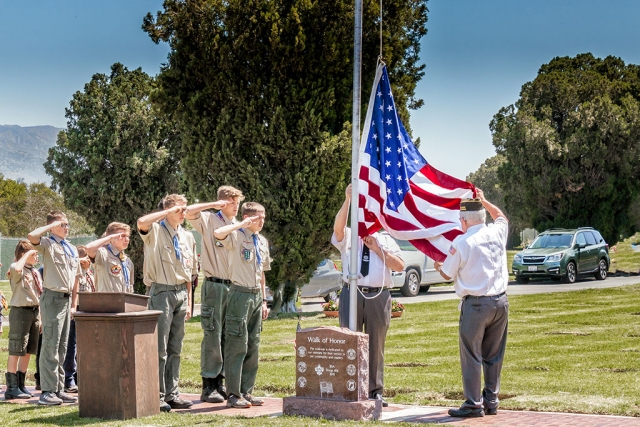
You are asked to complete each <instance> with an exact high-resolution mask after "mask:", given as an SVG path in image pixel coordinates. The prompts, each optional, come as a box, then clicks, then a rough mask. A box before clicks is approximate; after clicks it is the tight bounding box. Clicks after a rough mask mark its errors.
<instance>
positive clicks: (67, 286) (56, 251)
mask: <svg viewBox="0 0 640 427" xmlns="http://www.w3.org/2000/svg"><path fill="white" fill-rule="evenodd" d="M60 240H62V239H60V238H58V237H55V236H51V237H44V236H43V237H41V238H40V243H38V244H37V245H33V247H34V248H35V249H36V250H37V251H38V252H39V253H40V255H42V264H43V265H44V277H46V278H47V280H45V281H44V285H43V287H44V288H45V289H51V290H52V291H56V292H71V291H72V289H73V285H74V284H75V281H76V277H79V276H81V275H82V268H81V267H80V261H78V250H77V249H76V247H75V246H73V245H72V244H71V243H70V242H68V241H67V244H68V245H69V246H70V247H71V251H72V254H70V255H69V254H67V253H65V248H64V247H63V246H62V243H60ZM67 250H69V249H67Z"/></svg>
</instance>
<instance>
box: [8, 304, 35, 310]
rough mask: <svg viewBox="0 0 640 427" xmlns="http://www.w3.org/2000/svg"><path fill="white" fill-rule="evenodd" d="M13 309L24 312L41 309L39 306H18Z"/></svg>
mask: <svg viewBox="0 0 640 427" xmlns="http://www.w3.org/2000/svg"><path fill="white" fill-rule="evenodd" d="M11 308H21V309H23V310H29V311H37V310H38V309H39V308H40V306H38V305H32V306H28V305H25V306H19V307H18V306H16V307H11Z"/></svg>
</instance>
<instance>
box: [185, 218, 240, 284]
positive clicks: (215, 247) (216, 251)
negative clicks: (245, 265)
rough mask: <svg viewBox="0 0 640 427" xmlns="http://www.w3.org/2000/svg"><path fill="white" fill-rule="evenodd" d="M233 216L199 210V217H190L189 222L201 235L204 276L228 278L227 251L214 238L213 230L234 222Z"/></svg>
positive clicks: (229, 275)
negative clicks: (231, 217) (228, 216)
mask: <svg viewBox="0 0 640 427" xmlns="http://www.w3.org/2000/svg"><path fill="white" fill-rule="evenodd" d="M235 222H236V221H235V218H233V219H228V218H227V217H226V216H225V215H224V214H223V213H222V211H218V212H216V213H212V212H200V217H198V218H196V219H190V220H189V223H191V225H192V226H193V228H195V229H196V231H198V233H200V234H201V235H202V246H203V252H204V256H203V257H202V272H203V273H204V276H205V277H217V278H219V279H226V280H228V279H229V278H230V277H231V274H230V272H229V251H227V250H226V249H225V248H224V245H223V243H222V242H221V241H220V240H218V239H216V238H215V236H214V235H213V232H214V231H215V230H217V229H218V228H220V227H224V226H225V225H229V224H233V223H235Z"/></svg>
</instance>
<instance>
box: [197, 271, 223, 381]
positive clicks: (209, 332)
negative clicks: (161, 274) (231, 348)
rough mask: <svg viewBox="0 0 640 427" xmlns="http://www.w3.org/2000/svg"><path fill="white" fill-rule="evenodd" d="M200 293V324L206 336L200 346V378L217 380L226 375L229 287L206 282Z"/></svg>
mask: <svg viewBox="0 0 640 427" xmlns="http://www.w3.org/2000/svg"><path fill="white" fill-rule="evenodd" d="M200 292H201V294H200V295H201V301H202V305H201V307H200V310H201V315H200V324H201V325H202V332H203V334H204V335H203V337H202V343H201V344H200V376H202V377H203V378H216V377H217V376H218V375H224V364H223V359H224V358H223V349H224V329H225V317H226V316H227V299H228V295H229V287H228V286H227V285H225V284H223V283H219V282H212V281H209V280H205V281H204V283H203V284H202V287H201V290H200Z"/></svg>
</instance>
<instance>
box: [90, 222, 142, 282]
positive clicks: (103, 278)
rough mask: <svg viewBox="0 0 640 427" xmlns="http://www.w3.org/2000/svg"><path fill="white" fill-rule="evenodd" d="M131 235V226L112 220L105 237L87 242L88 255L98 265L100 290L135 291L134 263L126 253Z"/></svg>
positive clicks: (97, 275) (97, 277)
mask: <svg viewBox="0 0 640 427" xmlns="http://www.w3.org/2000/svg"><path fill="white" fill-rule="evenodd" d="M130 236H131V227H129V226H128V225H127V224H124V223H122V222H112V223H111V224H109V225H108V226H107V230H106V231H105V237H102V238H101V239H98V240H94V241H93V242H91V243H88V244H87V246H86V251H87V255H89V258H91V260H92V261H93V263H94V265H95V267H96V290H97V291H98V292H127V293H131V292H133V278H134V271H133V263H132V262H131V259H130V258H129V257H128V256H126V255H125V253H124V250H125V249H127V248H128V247H129V237H130Z"/></svg>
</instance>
